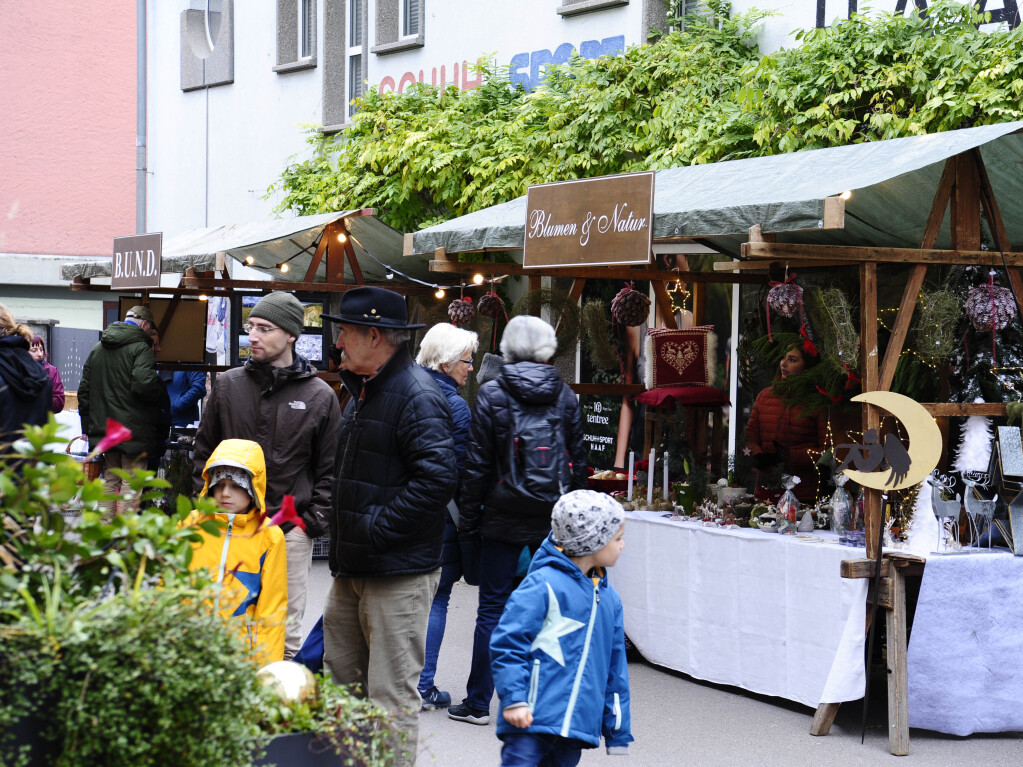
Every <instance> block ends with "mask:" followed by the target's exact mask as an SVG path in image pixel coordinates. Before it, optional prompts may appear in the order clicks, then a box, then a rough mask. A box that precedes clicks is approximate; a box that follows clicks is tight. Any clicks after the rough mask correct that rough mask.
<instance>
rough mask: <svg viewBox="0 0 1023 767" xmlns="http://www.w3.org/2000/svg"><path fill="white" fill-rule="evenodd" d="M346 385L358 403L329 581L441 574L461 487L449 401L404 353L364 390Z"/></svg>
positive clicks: (353, 378)
mask: <svg viewBox="0 0 1023 767" xmlns="http://www.w3.org/2000/svg"><path fill="white" fill-rule="evenodd" d="M341 381H342V383H344V385H345V387H346V388H347V389H348V390H349V391H350V392H351V393H352V401H351V402H349V403H348V407H347V408H346V409H345V414H344V418H343V419H342V421H341V429H340V432H339V433H338V443H337V459H336V462H335V465H334V466H335V471H334V477H335V479H334V498H333V513H332V514H331V515H330V571H331V573H332V574H333V575H334V576H335V577H338V576H346V577H348V576H373V575H411V574H415V573H426V572H431V571H433V570H436V569H437V568H438V567H440V563H441V540H442V538H443V534H444V517H445V515H446V514H447V511H446V506H447V503H448V501H449V500H450V499H451V498H452V496H453V495H454V493H455V487H456V485H457V481H458V472H457V469H456V468H455V466H456V463H455V448H454V443H453V442H452V440H451V411H450V410H449V409H448V403H447V401H446V399H445V398H444V395H443V394H442V393H441V390H440V389H439V388H438V387H437V384H436V383H434V381H433V379H432V378H431V377H430V374H429V373H428V372H427V371H426V370H424V369H423V368H421V367H419V365H416V364H414V363H413V362H412V357H411V356H410V355H409V353H408V350H407V349H406V348H405V347H404V346H402V347H401V348H400V349H399V350H398V351H397V352H395V354H394V356H393V357H391V359H390V361H389V362H388V363H387V364H386V365H384V366H383V368H381V369H380V372H378V373H377V375H375V376H374V377H373V378H371V379H369V380H368V381H366V382H365V383H363V382H362V377H361V376H357V375H354V374H352V373H349V372H347V371H345V372H343V373H342V374H341ZM360 397H361V401H360Z"/></svg>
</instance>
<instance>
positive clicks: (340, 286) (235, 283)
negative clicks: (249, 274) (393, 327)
mask: <svg viewBox="0 0 1023 767" xmlns="http://www.w3.org/2000/svg"><path fill="white" fill-rule="evenodd" d="M327 255H328V259H329V255H330V252H329V249H328V253H327ZM181 282H182V284H183V285H186V286H188V287H189V288H193V289H198V290H200V291H202V292H206V293H209V292H211V291H217V292H220V293H222V292H224V291H229V290H262V291H266V292H269V291H272V290H288V291H301V292H303V293H343V292H345V291H346V290H351V289H352V288H358V287H363V286H361V285H355V284H353V283H348V284H345V283H337V282H288V281H286V280H229V281H223V282H221V281H219V280H213V279H210V278H202V277H183V278H182V280H181ZM367 284H368V285H371V286H376V287H380V288H386V289H387V290H390V291H393V292H395V293H401V294H402V295H408V296H426V295H431V294H432V293H433V291H434V288H432V287H429V286H428V285H406V284H401V285H393V284H391V283H390V282H386V283H384V282H373V283H367ZM96 287H101V288H102V289H103V290H104V291H105V292H108V293H109V292H110V288H109V286H107V285H103V286H96ZM173 291H174V288H154V289H153V292H154V293H165V294H168V295H169V294H172V293H173Z"/></svg>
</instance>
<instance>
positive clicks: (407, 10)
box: [399, 0, 420, 37]
mask: <svg viewBox="0 0 1023 767" xmlns="http://www.w3.org/2000/svg"><path fill="white" fill-rule="evenodd" d="M399 7H400V8H401V36H402V37H412V36H414V35H418V34H419V28H420V27H419V0H401V5H400V6H399Z"/></svg>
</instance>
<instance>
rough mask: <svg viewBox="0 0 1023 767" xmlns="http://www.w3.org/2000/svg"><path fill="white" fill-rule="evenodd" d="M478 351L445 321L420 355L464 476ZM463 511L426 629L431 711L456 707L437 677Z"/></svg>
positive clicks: (426, 689)
mask: <svg viewBox="0 0 1023 767" xmlns="http://www.w3.org/2000/svg"><path fill="white" fill-rule="evenodd" d="M478 348H479V337H478V336H477V335H476V334H475V333H473V332H472V331H471V330H463V329H462V328H459V327H455V326H454V325H452V324H451V323H450V322H442V323H440V324H438V325H434V326H433V327H432V328H430V329H429V330H428V331H426V335H424V336H423V340H422V342H421V343H420V344H419V355H418V356H417V357H416V362H418V363H419V364H420V365H422V366H423V367H424V368H426V372H427V373H429V374H430V375H431V376H432V377H433V380H434V381H436V382H437V386H439V387H440V390H441V391H442V392H443V393H444V396H445V397H446V398H447V401H448V407H450V408H451V424H452V429H451V439H452V440H453V441H454V443H455V459H456V461H457V463H458V472H459V473H461V471H462V466H463V465H464V463H465V444H466V441H467V440H468V438H469V426H470V425H471V424H472V412H471V411H470V410H469V405H468V404H466V402H465V400H464V399H462V398H461V397H460V396H459V394H458V389H459V387H462V386H465V382H466V381H468V380H469V371H471V370H472V355H473V354H474V353H475V352H476V349H478ZM452 512H453V513H454V516H453V515H452ZM457 513H458V507H457V506H456V505H455V501H454V500H452V502H451V503H449V504H448V515H447V517H446V518H445V520H444V548H443V549H442V551H441V571H440V584H439V585H438V586H437V593H436V594H435V595H434V597H433V603H432V604H431V605H430V622H429V624H428V627H427V630H426V663H425V664H424V665H423V671H422V673H421V674H420V675H419V694H420V695H421V696H422V697H423V710H427V711H428V710H432V709H438V708H447V707H448V706H450V705H451V694H450V693H447V692H445V691H443V690H438V689H437V687H436V685H435V684H434V683H433V680H434V676H435V675H436V673H437V656H438V655H439V654H440V644H441V642H442V641H443V640H444V628H445V626H446V625H447V618H448V602H450V600H451V587H452V586H454V585H455V583H457V582H458V579H459V578H461V577H462V555H461V550H460V546H459V543H458V528H457V527H456V524H457V522H458V519H457Z"/></svg>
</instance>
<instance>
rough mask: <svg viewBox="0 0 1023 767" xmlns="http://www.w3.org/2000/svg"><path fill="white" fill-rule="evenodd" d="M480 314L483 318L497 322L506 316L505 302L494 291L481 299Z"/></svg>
mask: <svg viewBox="0 0 1023 767" xmlns="http://www.w3.org/2000/svg"><path fill="white" fill-rule="evenodd" d="M479 312H480V316H481V317H486V318H488V319H491V320H496V319H497V318H498V317H501V316H502V315H503V314H504V301H502V300H501V297H500V296H499V295H497V293H495V292H494V291H490V292H489V293H487V294H486V295H484V296H483V297H482V298H480V306H479Z"/></svg>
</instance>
